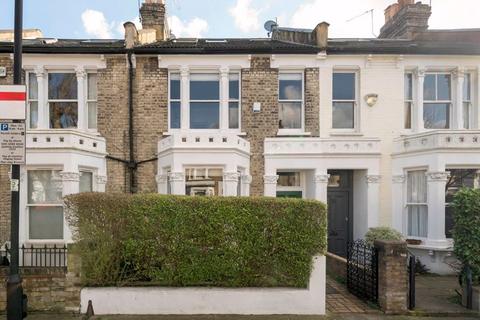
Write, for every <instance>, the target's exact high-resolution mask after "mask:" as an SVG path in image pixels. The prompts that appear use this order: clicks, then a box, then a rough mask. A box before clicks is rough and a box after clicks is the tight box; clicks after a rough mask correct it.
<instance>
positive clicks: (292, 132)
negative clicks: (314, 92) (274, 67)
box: [277, 69, 305, 135]
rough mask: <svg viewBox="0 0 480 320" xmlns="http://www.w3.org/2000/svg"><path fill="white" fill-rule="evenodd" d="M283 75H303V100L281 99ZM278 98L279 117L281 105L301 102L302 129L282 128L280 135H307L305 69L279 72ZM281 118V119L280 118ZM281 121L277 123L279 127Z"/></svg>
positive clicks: (279, 130) (279, 131)
mask: <svg viewBox="0 0 480 320" xmlns="http://www.w3.org/2000/svg"><path fill="white" fill-rule="evenodd" d="M282 74H301V75H302V100H301V101H300V100H281V99H280V81H281V79H280V77H281V76H282ZM277 96H278V112H279V115H280V103H289V102H290V103H298V102H301V116H300V117H301V121H300V122H301V128H298V129H280V127H278V135H298V134H303V133H305V70H304V69H301V70H298V69H297V70H295V69H293V70H279V72H278V92H277ZM279 118H280V117H279ZM279 120H280V119H278V121H277V126H278V123H279Z"/></svg>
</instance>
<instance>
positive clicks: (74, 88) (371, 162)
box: [0, 0, 480, 273]
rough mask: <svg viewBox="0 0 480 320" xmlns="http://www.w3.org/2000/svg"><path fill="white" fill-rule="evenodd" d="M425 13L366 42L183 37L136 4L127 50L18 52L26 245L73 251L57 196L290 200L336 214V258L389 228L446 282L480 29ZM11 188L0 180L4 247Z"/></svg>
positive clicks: (64, 46) (98, 44)
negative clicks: (436, 22) (435, 21)
mask: <svg viewBox="0 0 480 320" xmlns="http://www.w3.org/2000/svg"><path fill="white" fill-rule="evenodd" d="M430 14H431V7H430V6H429V5H426V4H421V3H414V1H413V0H402V1H398V3H395V4H393V5H391V6H390V7H388V8H387V9H386V11H385V16H386V22H385V25H384V27H383V28H382V30H381V34H380V36H379V37H378V38H373V39H331V38H329V37H328V27H329V25H328V23H325V22H323V23H320V24H318V26H316V27H315V28H314V29H313V30H303V29H302V30H300V29H292V28H286V27H282V26H276V25H274V26H273V27H272V28H273V30H272V31H273V32H272V35H271V37H269V38H261V39H256V38H255V39H227V38H225V39H186V38H175V37H174V36H173V35H171V34H170V32H169V29H168V26H167V24H166V19H165V4H164V3H163V1H162V0H146V1H145V3H143V5H142V7H141V18H142V19H141V20H142V24H143V28H142V29H141V30H137V28H136V27H135V25H134V24H133V23H126V24H125V39H122V40H112V41H105V40H66V39H46V38H38V37H36V38H35V39H31V40H26V42H25V48H24V52H25V55H24V67H23V68H24V70H25V82H26V84H27V86H28V126H29V128H28V132H27V165H25V166H22V170H21V172H22V173H21V183H22V186H23V187H22V189H21V220H20V225H21V228H20V241H21V243H28V244H42V245H43V244H45V243H46V244H53V243H65V242H70V241H71V233H70V231H69V229H68V227H67V224H66V223H65V216H64V208H63V206H62V196H65V195H67V194H72V193H78V192H88V191H99V192H104V191H107V192H158V193H161V194H179V195H184V194H185V195H192V196H195V195H207V196H260V195H265V196H273V197H275V196H277V197H299V198H308V199H318V200H321V201H325V202H327V203H328V206H329V235H328V236H329V250H330V251H331V252H333V253H336V254H338V255H345V253H346V252H345V250H346V243H347V241H351V240H354V239H358V238H362V237H363V236H364V234H365V232H366V231H367V230H368V228H370V227H375V226H380V225H385V226H393V227H394V228H396V229H398V230H399V231H401V232H402V233H403V234H404V235H405V237H406V238H408V239H414V240H417V241H416V244H412V245H411V250H413V251H415V253H416V254H417V255H418V256H420V257H421V259H422V262H423V263H424V264H426V265H427V266H429V267H430V269H431V271H433V272H438V273H448V272H449V270H450V269H449V267H448V263H449V262H451V261H453V259H454V257H453V256H452V241H451V239H450V238H451V234H450V230H451V226H452V215H451V209H450V207H449V202H450V201H451V199H452V195H453V194H454V193H455V192H456V191H457V190H458V189H459V188H460V187H461V186H469V187H477V188H478V187H479V186H480V171H479V170H480V131H479V130H478V128H479V122H480V112H479V105H480V81H479V78H480V46H479V45H478V43H479V41H480V30H476V29H472V30H428V19H429V17H430ZM12 50H13V46H12V43H11V42H0V67H5V68H6V76H4V77H0V84H10V83H11V80H12V64H13V61H12V56H11V53H12ZM8 180H9V167H7V166H2V167H0V200H1V203H0V244H3V243H4V242H5V241H7V240H8V235H9V225H10V221H9V212H10V206H9V190H8V188H7V186H8V185H9V183H8ZM411 243H414V242H413V241H411Z"/></svg>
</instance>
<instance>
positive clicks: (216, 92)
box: [190, 74, 220, 100]
mask: <svg viewBox="0 0 480 320" xmlns="http://www.w3.org/2000/svg"><path fill="white" fill-rule="evenodd" d="M219 98H220V84H219V81H218V75H216V74H192V75H191V76H190V100H219Z"/></svg>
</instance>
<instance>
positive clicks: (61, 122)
mask: <svg viewBox="0 0 480 320" xmlns="http://www.w3.org/2000/svg"><path fill="white" fill-rule="evenodd" d="M48 106H49V114H50V128H52V129H67V128H76V127H77V124H78V84H77V76H76V74H75V73H49V74H48Z"/></svg>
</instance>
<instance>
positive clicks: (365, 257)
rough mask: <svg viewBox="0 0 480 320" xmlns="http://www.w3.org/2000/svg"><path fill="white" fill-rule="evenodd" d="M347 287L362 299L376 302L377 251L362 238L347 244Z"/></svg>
mask: <svg viewBox="0 0 480 320" xmlns="http://www.w3.org/2000/svg"><path fill="white" fill-rule="evenodd" d="M347 288H348V291H350V292H351V293H352V294H354V295H355V296H357V297H359V298H360V299H362V300H365V301H370V302H373V303H377V302H378V251H377V249H376V248H374V247H373V246H370V245H368V244H367V243H365V241H363V240H357V241H355V242H351V243H349V244H348V246H347Z"/></svg>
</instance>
